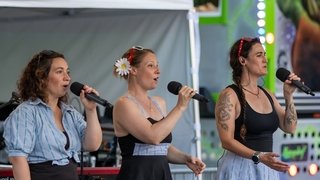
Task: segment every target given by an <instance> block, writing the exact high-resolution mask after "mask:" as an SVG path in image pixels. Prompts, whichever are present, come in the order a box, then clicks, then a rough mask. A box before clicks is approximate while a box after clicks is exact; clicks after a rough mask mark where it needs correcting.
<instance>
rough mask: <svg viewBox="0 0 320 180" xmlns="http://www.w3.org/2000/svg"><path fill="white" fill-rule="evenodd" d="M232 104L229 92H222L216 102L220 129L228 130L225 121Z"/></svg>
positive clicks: (228, 118)
mask: <svg viewBox="0 0 320 180" xmlns="http://www.w3.org/2000/svg"><path fill="white" fill-rule="evenodd" d="M232 107H233V105H232V104H231V102H230V94H222V95H221V97H220V100H219V103H218V104H217V107H216V108H217V114H216V115H217V117H218V119H217V123H218V125H220V126H221V127H222V129H224V130H226V131H228V128H229V127H228V125H227V123H226V121H228V120H230V117H231V115H230V112H231V108H232Z"/></svg>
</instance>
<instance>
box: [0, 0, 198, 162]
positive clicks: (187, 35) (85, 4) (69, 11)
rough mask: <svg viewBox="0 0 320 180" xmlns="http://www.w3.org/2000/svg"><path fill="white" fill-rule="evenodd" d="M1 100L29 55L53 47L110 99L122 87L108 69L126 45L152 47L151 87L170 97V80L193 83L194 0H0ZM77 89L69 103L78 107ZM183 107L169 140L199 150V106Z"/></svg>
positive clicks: (171, 100)
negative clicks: (155, 80) (156, 72)
mask: <svg viewBox="0 0 320 180" xmlns="http://www.w3.org/2000/svg"><path fill="white" fill-rule="evenodd" d="M0 7H1V8H0V27H1V28H0V40H1V41H0V49H1V52H0V59H1V61H0V62H1V66H0V83H1V86H0V92H1V93H0V101H1V102H5V101H8V99H9V98H10V96H11V92H12V91H15V90H16V81H17V80H18V78H19V76H20V74H21V72H22V68H23V67H24V66H25V65H26V63H27V62H28V61H29V59H30V58H31V56H32V55H33V54H35V53H37V52H39V51H41V50H43V49H53V50H56V51H58V52H61V53H63V54H64V55H65V56H66V59H67V61H68V64H69V67H70V69H71V77H72V80H73V81H79V82H81V83H86V84H89V85H91V86H93V87H95V88H96V89H97V90H98V91H99V92H100V95H101V96H102V97H104V98H105V99H107V100H108V101H110V102H111V103H113V102H114V101H115V100H116V99H117V97H119V96H120V95H122V94H123V93H124V92H125V91H126V83H125V80H121V79H117V78H115V77H114V76H113V64H114V62H115V60H116V59H118V58H120V57H121V55H122V54H123V53H124V52H125V51H126V50H127V49H129V48H130V47H132V46H134V45H141V46H144V47H146V48H150V49H153V50H154V51H155V53H156V54H157V57H158V61H159V63H160V71H161V75H160V82H159V85H158V88H157V89H156V90H154V91H152V92H151V93H152V94H157V95H160V96H162V97H164V98H165V99H166V100H167V107H168V111H170V110H171V109H172V107H173V106H174V105H175V104H176V101H177V97H176V96H174V95H172V94H170V93H169V92H168V91H167V88H166V87H167V84H168V83H169V82H170V81H172V80H175V81H179V82H181V83H182V84H186V85H189V86H193V87H194V88H196V89H197V88H198V84H199V83H198V80H197V79H198V73H197V69H198V64H199V62H198V60H199V57H198V56H199V53H197V52H199V46H198V45H197V44H199V43H197V42H198V39H197V38H196V36H195V34H196V30H197V28H196V27H197V25H196V26H195V24H197V18H196V21H195V19H194V18H193V17H194V16H193V15H192V13H191V12H192V11H190V10H191V9H192V8H193V2H192V0H88V1H85V0H33V1H31V0H8V1H0ZM77 99H78V97H72V98H71V103H72V104H73V105H74V106H75V107H76V108H77V107H78V109H79V110H82V107H81V106H79V104H78V103H77V102H78V101H77ZM193 102H195V103H191V104H190V108H188V110H187V111H186V112H185V113H184V115H183V117H182V118H181V120H180V121H179V123H178V124H177V126H176V128H175V130H174V132H173V134H174V139H173V144H175V145H176V146H177V147H179V148H180V149H182V150H183V151H186V152H189V153H192V154H194V155H197V156H199V157H200V154H201V146H200V123H199V107H198V103H197V102H196V101H193Z"/></svg>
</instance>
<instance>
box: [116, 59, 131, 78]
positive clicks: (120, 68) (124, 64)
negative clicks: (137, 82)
mask: <svg viewBox="0 0 320 180" xmlns="http://www.w3.org/2000/svg"><path fill="white" fill-rule="evenodd" d="M114 65H115V66H116V67H117V68H116V72H117V73H118V74H119V75H120V76H126V75H128V74H129V70H131V66H130V62H129V61H128V59H127V58H121V59H119V60H116V63H115V64H114Z"/></svg>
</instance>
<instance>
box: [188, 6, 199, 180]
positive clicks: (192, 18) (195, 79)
mask: <svg viewBox="0 0 320 180" xmlns="http://www.w3.org/2000/svg"><path fill="white" fill-rule="evenodd" d="M188 20H189V35H190V51H191V76H192V88H193V89H195V90H197V91H198V92H199V64H200V35H199V17H198V15H197V13H196V12H195V10H194V9H191V10H189V13H188ZM193 103H194V106H193V110H194V131H195V137H194V141H195V144H196V156H197V157H198V158H199V159H201V124H200V110H199V102H198V101H193ZM197 178H198V180H202V175H201V174H200V175H199V176H197Z"/></svg>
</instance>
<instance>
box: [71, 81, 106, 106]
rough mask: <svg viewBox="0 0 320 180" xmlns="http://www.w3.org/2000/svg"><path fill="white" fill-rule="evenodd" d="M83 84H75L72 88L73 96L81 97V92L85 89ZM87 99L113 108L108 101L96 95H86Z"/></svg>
mask: <svg viewBox="0 0 320 180" xmlns="http://www.w3.org/2000/svg"><path fill="white" fill-rule="evenodd" d="M83 86H84V85H83V84H81V83H78V82H73V83H72V84H71V86H70V90H71V92H72V93H73V94H75V95H77V96H80V93H81V90H82V89H83ZM85 97H86V98H87V99H89V100H91V101H94V102H96V103H98V104H101V105H102V106H107V107H109V108H112V104H110V103H109V102H108V101H107V100H105V99H102V98H100V97H99V96H98V95H96V94H94V93H85Z"/></svg>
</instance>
